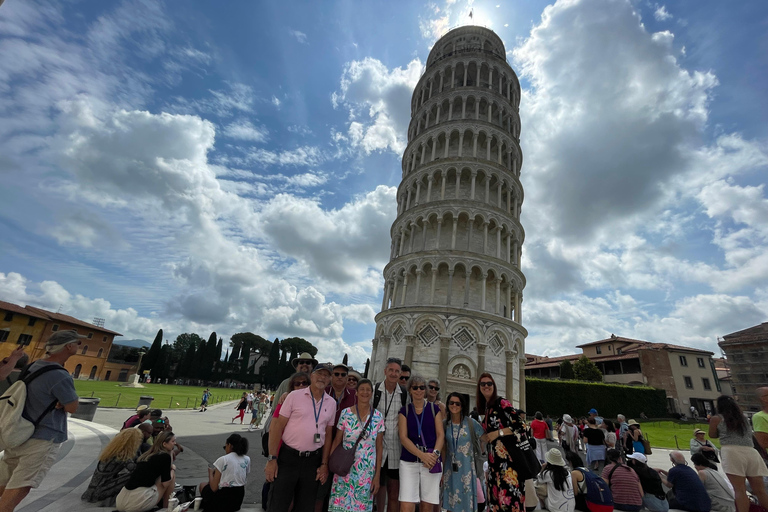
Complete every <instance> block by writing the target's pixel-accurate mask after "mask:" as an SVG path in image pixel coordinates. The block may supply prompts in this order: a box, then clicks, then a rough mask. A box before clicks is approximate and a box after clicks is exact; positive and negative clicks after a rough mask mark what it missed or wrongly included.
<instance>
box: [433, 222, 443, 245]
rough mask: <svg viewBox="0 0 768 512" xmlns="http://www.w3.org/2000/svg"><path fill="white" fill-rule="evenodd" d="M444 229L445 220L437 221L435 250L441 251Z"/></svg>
mask: <svg viewBox="0 0 768 512" xmlns="http://www.w3.org/2000/svg"><path fill="white" fill-rule="evenodd" d="M442 227H443V219H437V236H436V237H435V249H437V250H440V231H441V229H442Z"/></svg>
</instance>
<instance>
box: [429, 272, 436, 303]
mask: <svg viewBox="0 0 768 512" xmlns="http://www.w3.org/2000/svg"><path fill="white" fill-rule="evenodd" d="M436 281H437V269H436V268H434V267H433V268H432V285H431V286H430V289H429V303H430V304H434V303H435V282H436Z"/></svg>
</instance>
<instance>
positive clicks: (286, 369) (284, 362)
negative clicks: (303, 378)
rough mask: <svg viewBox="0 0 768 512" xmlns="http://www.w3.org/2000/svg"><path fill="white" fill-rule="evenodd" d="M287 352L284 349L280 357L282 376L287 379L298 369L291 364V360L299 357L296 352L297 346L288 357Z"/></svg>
mask: <svg viewBox="0 0 768 512" xmlns="http://www.w3.org/2000/svg"><path fill="white" fill-rule="evenodd" d="M285 354H286V351H285V350H283V355H282V357H281V358H280V372H281V373H280V378H281V379H287V378H288V377H290V376H291V375H293V373H294V372H295V371H296V369H295V368H294V367H293V365H292V364H291V361H293V360H294V359H296V358H297V357H299V354H298V353H297V352H296V349H295V348H293V349H291V355H290V357H288V358H286V357H285Z"/></svg>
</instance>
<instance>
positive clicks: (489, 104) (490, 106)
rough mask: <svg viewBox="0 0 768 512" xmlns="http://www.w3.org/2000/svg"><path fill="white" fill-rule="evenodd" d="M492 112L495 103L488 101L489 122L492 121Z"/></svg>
mask: <svg viewBox="0 0 768 512" xmlns="http://www.w3.org/2000/svg"><path fill="white" fill-rule="evenodd" d="M492 112H493V104H492V103H490V102H489V103H488V122H489V123H490V122H491V113H492Z"/></svg>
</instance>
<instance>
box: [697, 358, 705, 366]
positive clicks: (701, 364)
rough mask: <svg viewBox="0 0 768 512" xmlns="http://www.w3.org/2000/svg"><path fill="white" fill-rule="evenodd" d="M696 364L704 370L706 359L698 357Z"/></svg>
mask: <svg viewBox="0 0 768 512" xmlns="http://www.w3.org/2000/svg"><path fill="white" fill-rule="evenodd" d="M696 363H697V364H698V365H699V368H704V358H703V357H697V358H696Z"/></svg>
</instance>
